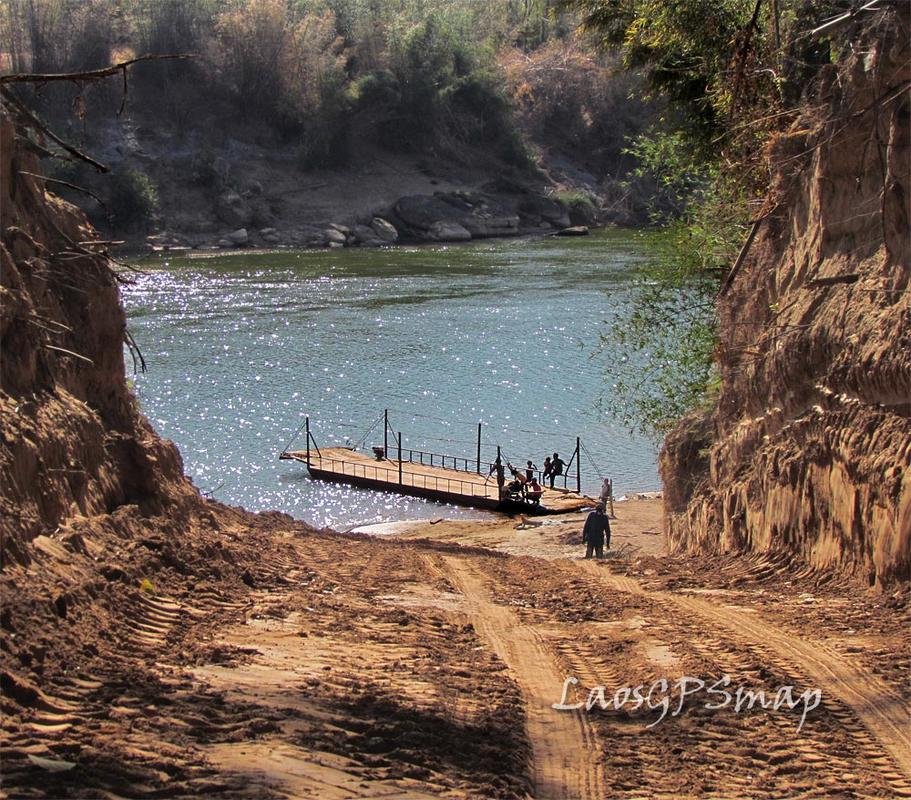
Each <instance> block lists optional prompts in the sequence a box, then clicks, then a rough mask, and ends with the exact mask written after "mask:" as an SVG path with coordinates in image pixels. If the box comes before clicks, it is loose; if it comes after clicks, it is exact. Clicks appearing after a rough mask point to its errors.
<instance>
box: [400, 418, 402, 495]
mask: <svg viewBox="0 0 911 800" xmlns="http://www.w3.org/2000/svg"><path fill="white" fill-rule="evenodd" d="M401 485H402V432H401V431H399V486H401Z"/></svg>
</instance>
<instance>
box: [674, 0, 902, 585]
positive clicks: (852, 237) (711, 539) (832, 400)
mask: <svg viewBox="0 0 911 800" xmlns="http://www.w3.org/2000/svg"><path fill="white" fill-rule="evenodd" d="M908 20H909V14H908V13H907V11H906V10H900V11H893V12H883V13H882V14H877V15H876V19H875V22H874V23H873V24H868V25H867V26H866V28H865V29H864V30H863V31H860V30H854V31H846V32H844V34H845V36H844V38H845V41H846V42H847V41H850V42H851V43H852V46H851V47H850V48H847V47H846V50H848V52H849V53H851V55H850V56H849V57H847V58H846V59H844V60H843V62H842V63H840V64H839V65H838V66H837V67H835V66H832V67H827V68H826V69H825V70H824V71H823V72H822V73H821V74H820V75H819V78H818V80H817V81H816V84H815V86H814V87H813V90H812V93H811V95H810V96H809V97H808V99H807V102H806V103H805V105H804V108H803V110H802V113H801V115H800V117H799V118H798V119H797V120H796V121H795V122H794V124H793V125H792V126H791V128H790V130H789V131H788V132H787V133H786V134H785V135H783V136H781V137H779V138H778V139H777V140H776V141H774V142H773V143H772V145H771V147H770V153H769V155H770V162H771V165H772V170H773V176H774V177H773V182H772V190H771V192H772V193H771V196H770V206H771V207H772V208H773V211H772V213H771V214H770V215H769V216H768V217H767V218H766V219H764V220H763V221H762V223H761V224H760V228H759V231H758V234H757V237H756V239H755V242H754V243H753V246H752V248H751V249H750V250H749V251H748V254H747V257H746V258H745V260H744V261H743V262H742V266H741V268H740V269H739V270H738V271H737V273H736V274H735V275H733V276H732V279H731V280H730V281H729V285H728V286H727V287H726V290H724V291H723V292H722V294H721V296H720V299H719V303H718V314H719V321H720V330H719V340H720V344H719V348H718V356H719V358H718V362H719V369H720V372H721V377H722V388H721V391H720V395H719V397H718V400H717V403H716V405H715V407H714V409H712V410H711V411H710V412H708V413H707V414H705V415H701V416H700V415H696V416H694V417H692V418H690V419H688V420H685V421H684V422H683V423H682V424H681V425H680V426H678V428H677V429H676V431H674V432H673V433H672V434H671V435H670V436H669V437H668V439H667V442H666V444H665V448H664V451H663V453H662V458H661V472H662V477H663V480H664V482H665V487H666V490H667V492H666V501H665V502H666V513H667V529H668V534H669V539H670V542H671V544H672V546H673V547H675V548H678V549H681V550H690V551H718V550H721V551H727V550H739V549H749V550H761V551H763V550H773V549H784V550H790V551H793V552H794V553H796V554H798V555H799V556H801V557H803V558H805V559H806V560H808V561H809V562H810V563H812V564H814V565H816V566H818V567H821V568H826V569H828V568H831V569H838V570H843V571H848V572H853V573H855V574H858V575H861V576H863V577H865V578H867V579H868V580H869V581H870V583H871V584H873V583H878V584H880V585H884V584H889V583H892V582H895V581H899V580H907V579H909V578H911V225H909V212H911V97H909V87H911V83H909V81H911V66H909V64H911V62H909V55H911V44H909V43H911V32H909V23H908Z"/></svg>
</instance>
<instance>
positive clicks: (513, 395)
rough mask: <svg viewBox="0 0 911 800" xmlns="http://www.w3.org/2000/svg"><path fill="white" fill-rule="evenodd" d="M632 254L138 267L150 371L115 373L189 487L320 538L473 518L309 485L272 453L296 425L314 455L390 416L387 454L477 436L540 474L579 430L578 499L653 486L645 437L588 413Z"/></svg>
mask: <svg viewBox="0 0 911 800" xmlns="http://www.w3.org/2000/svg"><path fill="white" fill-rule="evenodd" d="M648 252H649V237H648V236H645V235H641V234H636V233H631V232H625V231H604V232H600V233H597V234H594V235H592V236H589V237H584V238H583V237H580V238H566V239H508V240H504V239H500V240H487V241H483V242H475V243H471V244H467V245H458V246H455V245H453V246H432V247H431V246H425V247H410V248H409V247H398V248H387V249H344V250H334V251H278V252H273V253H266V254H250V253H237V254H231V255H224V256H219V257H208V258H201V257H198V256H196V257H181V258H167V259H155V260H145V261H143V262H141V264H140V267H141V268H142V269H143V270H144V273H143V274H140V275H135V276H132V277H134V278H135V282H134V283H133V284H132V285H129V286H127V287H125V289H124V292H123V299H124V305H125V307H126V311H127V317H128V322H129V327H130V330H131V331H132V333H133V335H134V337H135V339H136V341H137V343H138V344H139V346H140V348H141V350H142V353H143V355H144V357H145V359H146V362H147V363H148V370H147V371H146V372H145V373H144V374H143V373H140V374H135V375H134V374H133V370H132V368H131V369H130V378H131V379H132V380H133V381H134V384H135V388H136V391H137V394H138V396H139V399H140V403H141V405H142V408H143V411H144V412H145V413H146V415H147V416H148V417H149V419H150V420H151V422H152V423H153V425H154V426H155V427H156V429H157V430H158V431H159V433H161V434H162V435H163V436H165V437H167V438H169V439H172V440H173V441H174V442H176V443H177V445H178V446H179V448H180V451H181V453H182V454H183V458H184V464H185V468H186V471H187V474H188V475H190V476H191V477H192V479H193V481H194V482H195V484H196V485H197V486H198V487H199V488H200V489H201V490H202V491H204V492H207V493H209V494H210V495H211V496H212V497H215V498H217V499H219V500H222V501H224V502H227V503H231V504H235V505H243V506H244V507H246V508H248V509H250V510H265V509H277V510H279V511H284V512H286V513H288V514H291V515H293V516H294V517H296V518H298V519H302V520H305V521H307V522H310V523H311V524H314V525H316V526H318V527H323V526H332V527H335V528H346V527H350V526H353V525H355V524H358V523H368V522H377V521H391V520H398V519H412V518H430V517H438V516H450V517H453V516H475V517H476V516H482V514H481V512H478V511H473V510H471V509H456V508H452V507H442V506H440V505H437V504H434V503H429V502H424V501H422V500H417V499H412V498H404V497H399V496H396V495H388V494H383V493H377V492H370V491H365V490H359V489H354V488H352V487H347V486H337V485H333V484H326V483H320V482H317V481H311V480H310V479H309V478H308V477H307V474H306V470H305V469H304V468H303V466H302V465H300V464H298V463H296V462H289V461H279V460H278V458H277V456H278V453H279V452H280V451H281V450H282V449H283V448H284V447H285V446H286V445H287V444H288V443H289V442H290V440H291V439H292V437H293V436H294V434H295V432H296V431H297V430H298V429H299V427H300V426H301V424H302V422H303V420H304V415H305V414H309V415H310V416H311V420H312V426H313V433H314V436H315V438H316V440H317V442H318V443H319V444H324V443H325V444H344V443H346V442H350V443H352V444H354V443H358V442H359V441H360V440H361V438H362V437H363V436H364V434H365V433H367V430H368V429H369V428H370V426H371V424H372V423H374V422H375V421H377V420H378V418H380V417H381V415H382V412H383V409H385V408H388V409H389V414H390V420H391V422H392V425H393V427H394V429H395V430H401V431H402V433H403V446H404V447H408V448H415V449H424V450H428V451H433V452H437V453H440V452H443V453H447V454H455V455H460V456H467V457H474V455H475V450H476V444H475V440H476V435H477V424H478V422H481V423H482V424H483V427H482V431H483V436H482V440H483V444H484V453H483V456H484V457H485V458H492V457H493V454H494V453H495V447H496V445H497V444H499V445H500V446H501V447H502V448H503V452H504V454H505V456H506V457H507V458H509V459H511V460H512V461H513V462H514V463H519V462H521V463H522V464H524V462H525V460H526V458H532V459H534V461H535V462H536V463H537V464H538V465H539V466H540V465H541V463H542V461H543V458H544V456H545V455H547V454H549V453H552V452H554V451H555V450H556V451H558V452H559V453H560V454H561V457H563V458H564V459H565V460H569V456H570V455H571V454H572V452H573V449H574V447H575V437H576V436H577V435H578V436H580V437H581V438H582V442H583V445H584V450H583V452H582V459H581V468H582V479H583V489H586V490H589V491H597V487H598V485H599V483H600V477H601V475H602V474H603V475H609V476H611V477H613V479H614V485H615V488H616V491H617V493H618V494H620V493H624V492H634V491H647V490H653V489H657V488H658V483H659V482H658V476H657V469H656V452H655V447H654V444H653V442H651V441H650V440H648V439H646V438H644V437H641V436H638V435H634V434H631V433H630V432H629V431H628V430H626V428H625V427H624V425H622V424H621V423H620V422H618V421H617V420H615V419H613V418H611V417H610V416H609V415H608V414H607V413H606V412H604V411H602V410H600V408H599V404H600V401H601V400H602V399H603V397H604V393H605V392H607V391H609V390H610V385H611V359H612V358H614V357H618V356H617V354H613V353H611V352H610V349H609V347H608V348H606V349H604V350H603V351H602V352H598V343H599V339H600V337H601V336H602V335H603V334H608V333H609V325H610V322H611V321H612V320H613V319H614V318H615V316H616V314H617V313H618V312H619V311H621V310H622V309H624V308H625V307H626V306H627V304H628V303H629V301H630V289H631V281H632V272H633V269H634V267H635V265H636V263H637V262H639V261H640V260H641V259H643V258H645V257H647V255H648ZM127 360H128V364H130V363H131V362H130V361H129V358H128V359H127ZM378 443H382V422H380V423H379V424H378V425H377V426H376V427H375V428H374V430H373V431H372V433H371V434H370V435H369V436H367V438H366V440H365V444H366V445H367V446H368V447H369V446H370V445H372V444H378ZM303 446H304V441H303V438H302V435H301V436H299V437H298V439H297V440H296V441H295V447H303ZM571 471H572V473H573V474H575V465H573V466H572V468H571Z"/></svg>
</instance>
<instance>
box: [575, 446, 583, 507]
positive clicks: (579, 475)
mask: <svg viewBox="0 0 911 800" xmlns="http://www.w3.org/2000/svg"><path fill="white" fill-rule="evenodd" d="M581 450H582V440H581V439H580V438H579V437H578V436H577V437H576V494H582V467H581V465H580V463H579V462H580V461H581V460H582V453H581Z"/></svg>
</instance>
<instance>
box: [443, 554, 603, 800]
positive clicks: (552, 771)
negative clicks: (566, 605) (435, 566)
mask: <svg viewBox="0 0 911 800" xmlns="http://www.w3.org/2000/svg"><path fill="white" fill-rule="evenodd" d="M441 561H442V564H443V565H444V567H445V570H446V572H447V574H448V577H449V578H450V579H451V581H452V583H453V584H454V585H455V587H456V588H457V589H459V591H461V592H462V594H463V595H464V596H465V598H466V601H467V609H466V611H467V613H468V615H469V617H470V619H471V621H472V623H473V624H474V627H475V629H476V630H477V632H478V634H479V635H480V636H481V637H482V638H483V639H485V640H486V641H487V642H488V644H489V645H490V647H491V648H493V650H494V652H495V653H496V654H497V656H499V657H500V658H501V659H502V660H503V662H504V663H505V664H506V665H507V666H508V667H509V669H510V671H511V673H512V675H513V676H514V678H515V679H516V681H517V682H518V684H519V686H520V687H521V689H522V694H523V696H524V699H525V702H526V727H527V733H528V736H529V739H530V740H531V743H532V750H533V756H534V769H533V774H534V781H535V797H537V798H540V799H541V800H549V799H550V798H554V799H556V798H569V797H572V798H578V800H589V799H590V800H597V799H598V798H602V797H604V796H605V784H604V774H603V769H602V766H601V762H602V752H601V749H600V745H599V743H598V737H597V735H596V733H595V729H594V727H593V726H592V724H591V722H590V720H589V719H588V718H587V717H586V716H585V715H584V714H581V713H580V712H578V711H574V712H561V711H555V710H554V709H553V708H552V707H551V704H552V703H554V702H555V699H556V698H555V696H554V691H555V688H558V687H560V686H561V685H562V683H563V677H564V676H563V674H562V673H561V671H560V670H559V668H558V665H557V663H556V662H555V661H554V659H553V657H552V655H551V653H550V651H549V649H548V647H547V644H546V642H545V641H544V640H543V639H542V637H541V636H540V635H539V634H538V633H537V632H536V631H535V630H534V628H532V627H529V626H525V625H522V624H521V623H520V621H519V619H518V618H517V617H516V615H515V614H514V613H513V612H512V611H511V610H510V609H508V608H506V607H505V606H502V605H498V604H497V603H495V602H493V600H492V599H491V597H490V593H489V592H488V591H487V589H486V587H485V575H484V574H483V573H482V572H481V571H480V570H479V569H478V568H477V567H476V566H475V565H473V564H472V563H470V562H468V561H465V560H463V559H460V558H457V557H453V556H446V557H443V558H442V559H441ZM438 563H439V562H438Z"/></svg>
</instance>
